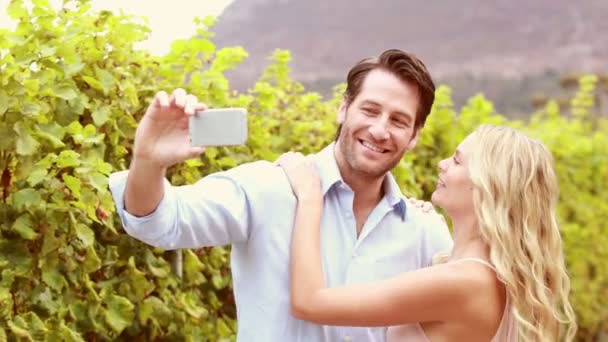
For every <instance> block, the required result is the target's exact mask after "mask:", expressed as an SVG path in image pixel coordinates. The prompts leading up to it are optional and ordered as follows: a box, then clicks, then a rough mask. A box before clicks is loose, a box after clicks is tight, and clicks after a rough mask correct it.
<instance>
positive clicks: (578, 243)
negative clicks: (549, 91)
mask: <svg viewBox="0 0 608 342" xmlns="http://www.w3.org/2000/svg"><path fill="white" fill-rule="evenodd" d="M7 10H8V13H9V14H10V16H11V17H12V18H14V19H17V20H19V24H18V26H17V28H16V29H15V30H14V31H10V30H2V31H0V70H1V74H0V82H1V83H2V87H0V118H1V121H0V136H1V137H2V138H1V139H0V191H1V197H0V276H1V278H0V341H4V340H15V339H18V340H67V341H71V340H74V341H83V340H134V339H135V340H154V339H163V340H164V339H169V340H173V339H176V340H193V341H205V340H210V341H215V340H221V339H233V338H234V334H235V331H236V322H235V319H234V318H235V310H234V302H233V297H232V287H231V283H230V273H229V262H228V258H229V256H228V248H222V247H214V248H202V249H200V250H184V251H183V277H181V278H180V277H178V276H176V275H175V274H174V272H172V271H171V258H172V256H173V253H168V252H164V251H162V250H158V249H154V248H152V247H149V246H146V245H144V244H142V243H140V242H138V241H136V240H134V239H132V238H130V237H129V236H127V235H126V234H125V233H124V232H123V230H122V229H121V227H120V222H119V220H118V217H117V215H115V213H114V204H113V202H112V198H111V195H110V193H109V191H108V189H107V176H108V175H109V173H111V172H112V171H116V170H122V169H126V168H127V167H128V165H129V161H130V153H131V147H132V143H133V134H134V131H135V128H136V124H137V122H138V121H139V119H140V118H141V115H142V114H143V112H144V110H145V107H146V106H147V104H148V103H149V102H150V100H151V98H152V96H153V95H154V94H155V93H156V92H157V91H159V90H166V91H170V90H171V89H174V88H177V87H183V88H184V89H186V90H187V91H188V92H191V93H194V94H196V95H197V96H198V97H199V99H201V100H202V101H204V102H206V103H208V104H210V105H211V106H212V107H225V106H240V107H246V108H248V110H249V113H250V117H249V127H250V137H249V140H248V143H247V145H246V146H242V147H237V148H230V149H228V148H209V149H208V150H207V152H206V153H205V155H203V156H202V157H201V158H198V159H193V160H190V161H187V162H186V163H184V164H181V165H178V166H176V167H173V168H172V169H171V170H170V172H169V178H170V179H171V181H172V182H173V184H185V183H191V182H194V181H195V180H197V179H198V178H200V177H201V176H202V175H205V174H209V173H211V172H215V171H218V170H223V169H227V168H230V167H233V166H235V165H238V164H241V163H245V162H248V161H252V160H257V159H267V160H274V159H275V158H276V157H277V156H278V155H279V154H280V153H282V152H284V151H287V150H290V149H293V150H298V151H302V152H304V153H310V152H314V151H318V150H320V149H321V148H322V147H323V146H325V145H326V144H328V143H329V142H330V141H332V140H333V136H334V134H335V130H336V125H335V120H336V119H335V112H336V108H337V107H338V104H339V102H340V100H341V95H340V94H341V90H343V85H339V86H337V87H336V91H335V95H334V97H333V98H332V99H330V100H323V99H322V98H321V97H320V96H319V95H318V94H316V93H310V92H306V90H305V89H304V88H303V87H302V85H301V84H300V83H298V82H295V81H293V80H292V79H291V78H290V77H289V68H288V63H289V60H290V54H289V52H287V51H282V50H277V51H276V52H275V53H274V54H273V55H272V56H271V59H272V62H273V63H272V64H271V66H269V67H268V68H267V69H266V70H265V72H264V75H263V76H262V78H261V79H260V80H259V81H258V82H257V83H256V84H255V85H254V86H253V87H252V89H251V90H250V91H248V92H247V94H238V93H236V92H234V91H231V90H230V86H229V83H228V80H227V79H226V78H225V77H224V72H225V71H227V70H229V69H233V68H235V67H236V66H237V65H238V63H239V62H241V61H242V60H243V59H244V58H246V56H247V53H246V52H245V51H244V50H243V49H242V48H240V47H226V48H221V49H218V48H217V47H216V46H215V45H214V44H213V42H212V41H211V38H212V34H211V33H210V32H209V28H210V27H212V25H213V20H212V19H209V18H207V19H204V20H198V19H197V23H198V25H199V26H198V29H197V31H196V35H195V36H194V37H193V38H191V39H188V40H178V41H175V42H174V43H173V44H172V46H171V51H170V53H168V54H167V55H166V56H163V57H154V56H151V55H150V54H149V53H148V52H146V51H140V50H135V49H134V48H133V44H134V43H136V42H138V41H140V40H142V39H144V38H145V36H146V34H147V33H148V29H147V27H146V26H145V25H144V24H142V23H140V20H139V19H138V18H135V17H131V16H128V15H124V14H120V15H117V14H114V13H111V12H108V11H101V12H99V13H96V12H93V11H91V9H90V5H89V4H88V2H87V1H80V2H78V3H76V2H68V4H67V5H64V8H63V9H61V10H60V11H58V12H57V11H55V10H53V9H52V8H51V7H50V6H49V5H48V3H47V1H46V0H34V1H33V5H32V6H25V5H24V3H23V1H22V0H12V1H11V3H10V5H9V6H8V8H7ZM594 82H595V81H594V78H593V77H589V78H585V79H583V80H582V84H581V85H582V87H581V89H582V90H581V92H580V93H579V96H578V97H577V98H575V99H574V100H573V102H574V108H575V110H574V111H573V113H574V114H573V116H572V117H566V116H563V115H560V109H559V108H558V107H557V106H556V105H555V104H554V103H549V104H548V105H547V107H546V108H545V109H544V110H543V111H541V112H539V113H536V114H535V115H534V116H533V117H532V119H531V120H530V122H526V123H524V122H510V121H508V120H507V119H506V118H504V117H502V116H500V115H498V114H496V113H495V112H494V109H493V107H492V104H491V103H490V102H488V101H487V100H485V99H484V98H483V97H481V96H477V97H474V98H472V99H471V100H470V101H469V104H468V105H467V106H466V107H465V108H463V109H462V110H461V111H460V112H457V111H456V110H455V109H454V108H453V106H452V104H451V97H450V90H449V89H448V88H446V87H441V88H440V89H439V90H438V92H437V102H436V105H435V106H434V109H433V114H432V115H431V117H430V118H429V122H428V124H427V126H426V128H425V129H424V131H423V136H422V138H421V141H420V143H419V146H418V147H417V148H416V150H415V152H414V153H410V154H408V155H407V156H406V157H405V158H404V159H403V161H402V162H401V163H400V165H399V166H398V167H397V169H396V170H395V175H396V176H397V179H398V181H399V183H400V184H401V185H402V186H403V188H404V189H405V192H406V193H408V194H409V195H413V196H416V197H418V198H429V196H430V193H431V191H432V189H433V188H434V184H435V182H436V174H437V172H436V170H437V166H436V165H437V161H438V160H439V159H440V158H443V157H445V156H447V155H449V154H451V153H452V150H453V148H454V147H455V146H456V144H457V143H458V142H459V141H460V140H461V139H462V138H463V137H464V136H465V135H466V134H468V132H470V131H472V130H473V128H474V127H476V126H477V125H478V124H480V123H483V122H494V123H504V124H509V125H513V126H516V127H519V128H521V129H523V130H525V131H527V132H529V133H530V134H531V135H533V136H537V137H539V138H540V139H541V140H543V141H544V142H545V143H547V145H548V146H549V147H550V148H551V149H552V151H553V153H554V155H555V158H556V162H557V167H558V171H559V176H560V182H561V187H562V200H561V202H560V203H561V204H560V219H561V222H562V226H563V229H564V236H565V242H566V249H567V254H568V260H567V261H568V266H569V269H570V273H571V274H572V277H573V289H574V291H573V297H572V298H573V301H574V304H575V307H576V310H577V313H578V316H579V319H580V325H581V330H580V333H579V336H580V339H581V340H590V339H591V338H593V337H594V336H599V334H600V333H601V331H602V329H604V330H606V322H607V321H608V312H607V311H606V308H607V307H608V293H607V291H608V290H607V287H608V286H607V283H608V280H607V277H608V269H607V267H608V266H607V265H608V264H607V263H606V261H605V260H606V259H607V257H608V255H607V254H608V252H607V249H606V247H605V246H607V245H608V241H607V239H608V237H607V235H606V223H605V222H607V219H608V217H607V216H608V207H607V206H608V198H607V195H606V193H605V192H603V191H602V189H601V185H604V184H607V183H608V182H607V180H608V179H607V177H608V176H607V175H608V170H607V167H608V166H607V165H608V163H607V160H606V158H607V156H608V150H607V149H608V141H607V140H608V135H607V133H606V132H607V131H608V124H607V123H606V120H602V119H599V118H597V117H596V116H595V115H593V113H592V112H591V109H592V108H593V103H592V99H593V97H592V96H591V94H593V92H594V88H593V87H594Z"/></svg>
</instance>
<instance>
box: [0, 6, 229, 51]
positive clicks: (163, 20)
mask: <svg viewBox="0 0 608 342" xmlns="http://www.w3.org/2000/svg"><path fill="white" fill-rule="evenodd" d="M9 1H10V0H0V27H1V28H13V27H14V25H15V22H13V21H12V20H11V19H10V18H9V17H8V15H7V14H6V7H7V6H8V3H9ZM49 2H50V3H51V5H53V6H54V7H55V8H59V7H60V6H61V3H62V2H63V0H49ZM231 2H232V0H169V1H151V0H92V1H91V3H92V5H93V8H94V9H107V10H112V11H117V12H118V11H119V10H120V9H122V10H123V11H124V12H126V13H130V14H135V15H137V16H141V17H147V18H148V25H149V27H150V29H151V32H150V35H149V38H148V40H146V41H145V42H142V43H141V44H140V46H141V47H142V48H144V49H148V50H150V51H151V52H152V53H153V54H156V55H163V54H165V53H167V52H168V51H169V48H170V46H171V42H173V40H175V39H182V38H189V37H190V36H191V35H192V34H194V33H195V26H194V23H193V19H194V17H199V18H204V17H206V16H208V15H213V16H219V15H220V14H221V13H222V11H223V10H224V8H226V6H228V5H229V4H230V3H231Z"/></svg>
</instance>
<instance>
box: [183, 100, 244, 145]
mask: <svg viewBox="0 0 608 342" xmlns="http://www.w3.org/2000/svg"><path fill="white" fill-rule="evenodd" d="M188 130H189V134H190V144H191V145H192V146H235V145H243V144H245V142H246V141H247V109H245V108H218V109H215V108H214V109H205V110H203V111H198V112H196V113H195V114H194V115H193V116H191V117H190V121H189V123H188Z"/></svg>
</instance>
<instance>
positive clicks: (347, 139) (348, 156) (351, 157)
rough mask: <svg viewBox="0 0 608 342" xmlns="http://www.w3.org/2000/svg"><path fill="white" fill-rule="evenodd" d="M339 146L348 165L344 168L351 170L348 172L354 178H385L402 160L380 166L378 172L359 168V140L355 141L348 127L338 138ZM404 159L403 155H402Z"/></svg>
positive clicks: (343, 129)
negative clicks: (357, 150) (357, 151)
mask: <svg viewBox="0 0 608 342" xmlns="http://www.w3.org/2000/svg"><path fill="white" fill-rule="evenodd" d="M338 144H339V145H340V153H342V154H343V160H344V161H345V163H346V165H344V167H347V168H349V170H348V171H349V172H350V173H351V174H352V175H353V176H355V177H361V178H363V179H366V180H369V181H373V180H377V179H380V178H383V177H384V176H385V175H386V174H387V173H388V172H389V171H390V170H392V169H393V168H394V167H395V166H397V164H399V161H400V160H401V158H399V159H396V160H394V161H392V162H391V163H390V164H389V165H387V166H383V164H379V166H381V167H382V168H381V169H378V170H368V169H364V168H361V167H359V165H357V164H358V163H357V156H356V153H355V151H354V149H355V145H356V144H359V142H358V141H357V139H355V138H354V137H353V136H352V134H350V128H348V127H346V126H343V127H342V129H341V131H340V137H339V138H338ZM402 157H403V155H402ZM344 171H346V170H344ZM344 171H343V172H344Z"/></svg>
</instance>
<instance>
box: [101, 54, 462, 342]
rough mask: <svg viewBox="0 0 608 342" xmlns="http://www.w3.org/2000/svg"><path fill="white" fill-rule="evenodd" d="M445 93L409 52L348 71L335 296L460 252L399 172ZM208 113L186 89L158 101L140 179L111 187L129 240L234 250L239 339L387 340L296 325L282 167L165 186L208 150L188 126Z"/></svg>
mask: <svg viewBox="0 0 608 342" xmlns="http://www.w3.org/2000/svg"><path fill="white" fill-rule="evenodd" d="M434 90H435V86H434V84H433V81H432V80H431V77H430V75H429V73H428V71H427V70H426V67H425V66H424V64H423V63H422V62H421V61H420V60H418V59H417V58H415V57H414V56H412V55H410V54H408V53H406V52H403V51H399V50H388V51H385V52H383V53H382V54H381V55H380V56H379V57H377V58H369V59H365V60H362V61H361V62H359V63H357V64H356V65H355V66H354V67H353V68H352V69H351V70H350V72H349V73H348V76H347V89H346V92H345V94H344V101H343V103H342V104H341V106H340V108H339V112H338V118H339V122H340V128H339V130H338V135H337V138H336V142H335V143H332V144H331V145H329V146H327V147H326V148H325V149H323V150H322V151H320V152H319V153H318V154H316V155H315V156H314V160H315V163H316V166H317V167H318V169H319V173H320V176H321V186H322V191H323V194H324V210H323V218H322V228H321V235H322V236H321V239H322V241H321V245H322V257H323V266H324V274H325V279H326V283H327V284H328V286H329V287H334V286H340V285H347V284H354V283H361V282H369V281H374V280H379V279H384V278H388V277H391V276H394V275H397V274H399V273H401V272H406V271H410V270H414V269H418V268H422V267H426V266H429V265H430V264H431V260H432V257H433V255H435V254H436V253H439V252H448V251H449V250H450V249H451V245H452V242H451V238H450V234H449V232H448V229H447V226H446V225H445V223H444V222H443V221H442V220H441V219H440V218H439V216H438V215H434V214H424V213H422V212H421V211H420V210H419V209H417V208H415V207H413V206H411V205H409V204H408V202H406V198H405V197H404V196H403V194H402V193H401V191H400V189H399V186H398V185H397V183H396V182H395V179H394V178H393V176H392V175H391V174H390V170H391V169H392V168H393V167H395V165H397V163H398V162H399V160H400V159H401V158H402V157H403V155H404V153H405V152H407V151H409V150H411V149H412V148H413V147H414V146H415V145H416V141H417V139H418V136H419V134H420V130H421V128H422V127H423V125H424V122H425V120H426V118H427V116H428V114H429V113H430V110H431V106H432V104H433V101H434ZM204 108H205V106H204V105H203V104H200V103H198V100H197V99H196V97H195V96H193V95H188V94H186V93H185V92H184V91H183V90H181V89H178V90H176V91H175V92H173V94H172V95H171V96H170V97H169V96H168V95H167V94H166V93H162V92H161V93H159V94H157V95H156V97H155V99H154V102H153V103H152V104H151V105H150V107H149V108H148V110H147V112H146V114H145V115H144V117H143V119H142V121H141V122H140V124H139V126H138V128H137V132H136V138H135V147H134V151H133V155H134V158H133V160H132V163H131V166H130V170H129V171H123V172H119V173H115V174H112V175H111V177H110V189H111V190H112V193H113V196H114V200H115V202H116V206H117V209H118V213H119V215H120V217H121V220H122V222H123V225H124V227H125V229H126V231H127V232H128V233H129V234H130V235H132V236H134V237H135V238H137V239H139V240H142V241H144V242H146V243H148V244H150V245H153V246H157V247H161V248H165V249H175V248H197V247H202V246H215V245H226V244H232V255H231V258H232V260H231V261H232V263H231V265H232V276H233V283H234V291H235V297H236V305H237V315H238V317H237V318H238V327H239V330H238V337H237V338H238V341H277V342H278V341H281V342H282V341H384V340H385V334H386V329H385V328H353V327H329V326H320V325H315V324H312V323H309V322H304V321H300V320H297V319H295V318H293V317H292V316H291V315H290V302H289V253H290V248H289V247H290V240H291V233H292V227H293V220H294V215H295V209H296V198H295V197H294V195H293V192H292V190H291V186H290V184H289V181H288V179H287V177H286V175H285V174H284V173H283V170H282V168H280V167H277V165H276V164H274V163H272V162H267V161H258V162H254V163H250V164H244V165H240V166H238V167H236V168H234V169H231V170H228V171H225V172H220V173H216V174H212V175H209V176H207V177H205V178H203V179H201V180H200V181H198V182H197V183H195V184H192V185H187V186H181V187H174V186H171V185H170V184H169V183H168V182H167V181H166V180H165V171H166V169H167V168H168V167H169V166H171V165H173V164H175V163H178V162H182V161H184V160H186V159H188V158H192V157H193V156H195V155H197V154H200V153H202V152H203V151H202V149H197V148H194V147H191V146H190V145H189V143H188V136H187V135H188V129H187V122H188V120H187V118H188V116H190V115H193V113H194V112H195V110H197V109H198V110H200V109H204ZM203 115H204V113H203ZM361 296H365V293H362V294H361Z"/></svg>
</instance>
